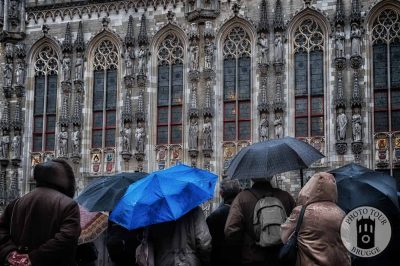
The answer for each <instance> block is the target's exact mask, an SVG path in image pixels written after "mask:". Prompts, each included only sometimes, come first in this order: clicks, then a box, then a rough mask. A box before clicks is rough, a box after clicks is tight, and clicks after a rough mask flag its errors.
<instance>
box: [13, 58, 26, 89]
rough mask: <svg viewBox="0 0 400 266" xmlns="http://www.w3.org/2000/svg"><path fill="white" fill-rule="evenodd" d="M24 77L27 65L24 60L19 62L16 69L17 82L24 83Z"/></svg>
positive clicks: (18, 83)
mask: <svg viewBox="0 0 400 266" xmlns="http://www.w3.org/2000/svg"><path fill="white" fill-rule="evenodd" d="M24 78H25V66H24V62H18V63H17V69H16V70H15V83H16V84H17V85H21V86H23V85H24Z"/></svg>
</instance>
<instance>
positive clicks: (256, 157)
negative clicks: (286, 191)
mask: <svg viewBox="0 0 400 266" xmlns="http://www.w3.org/2000/svg"><path fill="white" fill-rule="evenodd" d="M323 157H325V156H324V155H323V154H321V153H320V152H319V151H318V150H317V149H315V148H314V147H313V146H311V145H309V144H307V143H306V142H304V141H301V140H298V139H295V138H292V137H285V138H282V139H273V140H267V141H263V142H258V143H255V144H252V145H250V146H247V147H245V148H243V149H242V150H240V152H239V153H238V154H237V155H236V156H235V157H234V158H233V159H232V161H231V163H230V165H229V167H228V171H227V174H228V176H230V177H231V178H233V179H250V178H265V177H271V176H273V175H275V174H280V173H284V172H288V171H292V170H298V169H300V170H302V169H305V168H308V167H309V166H310V165H311V164H312V163H313V162H315V161H317V160H319V159H321V158H323ZM301 180H303V177H302V171H301Z"/></svg>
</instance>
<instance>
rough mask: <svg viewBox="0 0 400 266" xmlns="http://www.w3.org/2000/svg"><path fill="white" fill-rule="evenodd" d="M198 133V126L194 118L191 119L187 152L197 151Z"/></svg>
mask: <svg viewBox="0 0 400 266" xmlns="http://www.w3.org/2000/svg"><path fill="white" fill-rule="evenodd" d="M198 133H199V126H198V121H197V118H196V117H192V118H191V119H190V127H189V150H197V148H198V139H199V137H198Z"/></svg>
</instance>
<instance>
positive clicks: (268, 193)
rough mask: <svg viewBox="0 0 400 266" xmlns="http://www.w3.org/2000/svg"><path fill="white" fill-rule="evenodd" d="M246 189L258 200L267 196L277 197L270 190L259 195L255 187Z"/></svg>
mask: <svg viewBox="0 0 400 266" xmlns="http://www.w3.org/2000/svg"><path fill="white" fill-rule="evenodd" d="M245 190H247V191H249V192H250V193H251V194H252V195H253V196H254V197H255V198H256V199H257V201H259V200H260V199H262V198H265V197H274V198H276V197H275V196H274V194H273V193H272V192H270V191H268V192H266V193H265V194H262V195H261V196H257V193H256V192H255V191H254V189H252V188H246V189H245Z"/></svg>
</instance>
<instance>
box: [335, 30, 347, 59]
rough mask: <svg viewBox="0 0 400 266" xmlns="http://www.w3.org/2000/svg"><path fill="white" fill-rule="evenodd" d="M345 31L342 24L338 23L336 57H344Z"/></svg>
mask: <svg viewBox="0 0 400 266" xmlns="http://www.w3.org/2000/svg"><path fill="white" fill-rule="evenodd" d="M344 40H345V37H344V31H343V27H342V25H340V24H339V25H337V27H336V33H335V46H336V57H337V58H339V57H344V56H345V54H344Z"/></svg>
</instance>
